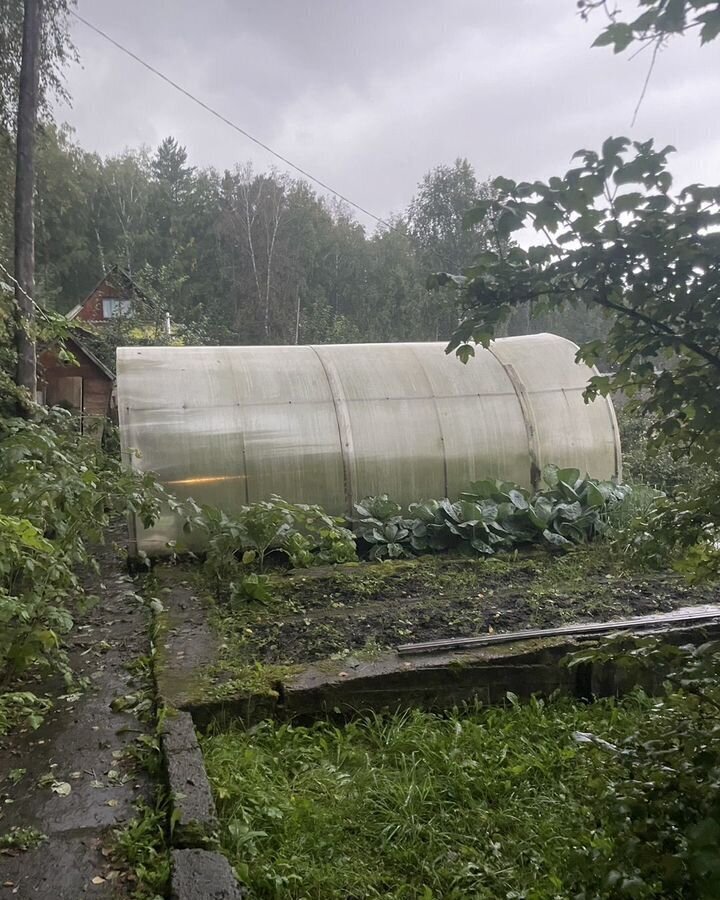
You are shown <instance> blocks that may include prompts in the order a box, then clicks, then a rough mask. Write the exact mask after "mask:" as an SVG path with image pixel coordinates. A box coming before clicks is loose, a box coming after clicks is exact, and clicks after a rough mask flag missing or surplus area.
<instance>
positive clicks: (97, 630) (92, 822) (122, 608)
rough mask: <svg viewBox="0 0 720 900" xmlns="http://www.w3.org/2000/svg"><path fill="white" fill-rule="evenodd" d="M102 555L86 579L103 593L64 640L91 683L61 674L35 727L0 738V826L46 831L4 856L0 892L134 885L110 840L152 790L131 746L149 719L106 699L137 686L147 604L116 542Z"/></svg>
mask: <svg viewBox="0 0 720 900" xmlns="http://www.w3.org/2000/svg"><path fill="white" fill-rule="evenodd" d="M99 561H100V565H101V576H100V578H97V577H96V576H92V577H90V578H89V581H90V583H89V584H88V588H89V590H91V591H93V592H94V593H96V594H97V595H98V596H99V598H100V601H99V603H98V604H97V605H96V606H95V607H94V608H93V609H92V610H91V611H90V612H88V613H87V614H85V615H84V616H83V617H81V618H80V619H79V621H78V623H77V626H76V628H75V630H74V631H73V633H72V634H71V636H70V641H69V651H70V658H71V664H72V666H73V670H74V671H75V673H76V675H77V676H78V677H84V678H86V679H87V680H88V687H87V688H86V689H85V690H84V691H83V692H82V693H80V694H79V695H78V693H71V694H68V693H67V691H68V689H67V688H66V687H65V685H64V684H63V683H62V682H60V683H59V684H58V685H57V687H56V690H55V706H54V709H53V710H52V712H51V713H50V714H49V715H48V717H47V718H46V720H45V722H44V723H43V724H42V725H41V726H40V728H39V729H38V730H37V731H34V732H22V733H18V734H15V735H11V736H9V737H7V738H3V739H0V801H1V802H0V834H4V833H6V832H7V831H8V830H9V829H10V828H11V827H13V826H19V827H23V828H27V827H32V828H35V829H37V830H38V831H39V832H42V833H43V834H44V835H46V840H44V841H43V842H42V844H40V846H38V847H37V848H35V849H31V850H28V851H26V852H20V853H17V854H16V855H8V854H7V853H5V854H2V855H0V900H2V898H4V897H8V898H11V897H18V898H23V900H24V898H43V900H81V898H83V897H85V896H89V897H103V898H108V897H127V896H129V893H130V888H129V883H128V881H127V878H126V873H124V872H122V871H119V870H118V867H117V866H116V865H113V863H112V862H111V860H110V857H109V851H108V845H109V843H110V837H111V831H112V829H113V828H116V827H118V826H121V825H122V824H123V823H125V822H127V821H128V820H130V819H131V818H133V816H134V815H135V813H136V810H135V802H136V800H137V799H138V798H140V797H145V798H148V797H150V796H151V794H152V788H153V785H152V783H151V781H150V779H149V776H148V775H147V774H146V773H145V772H144V771H142V769H140V768H139V767H138V766H137V765H136V764H135V762H134V761H133V759H132V758H131V757H130V756H129V755H128V752H127V751H128V750H129V749H130V748H131V746H132V745H133V744H134V743H135V742H136V740H137V738H138V737H139V736H140V735H141V734H143V733H146V732H148V731H150V730H151V726H150V725H147V724H143V723H142V722H141V721H139V720H138V719H137V718H136V717H135V716H134V715H133V714H132V713H131V712H127V711H126V712H114V711H113V710H111V708H110V704H111V703H112V701H113V700H115V698H117V697H122V696H125V695H127V694H128V693H129V692H132V691H136V690H137V689H138V679H137V678H134V677H133V675H131V673H130V672H129V671H128V668H127V666H128V663H130V662H131V661H132V660H134V659H137V658H138V657H141V656H143V655H144V654H147V653H148V651H149V636H148V629H147V612H146V610H145V609H144V608H142V607H141V606H140V604H139V603H138V601H137V600H134V599H132V598H131V597H129V596H128V595H129V594H130V593H131V592H132V591H133V590H134V585H133V581H132V579H131V578H130V577H129V576H128V575H127V574H125V573H124V571H123V569H122V566H121V564H120V563H119V562H118V561H117V559H116V558H115V557H114V556H113V553H112V550H111V549H109V548H108V549H103V551H102V552H101V554H100V560H99ZM140 687H141V688H142V687H143V685H142V684H141V685H140ZM22 770H24V772H23V771H22ZM11 773H12V774H11ZM14 782H16V783H14ZM68 787H69V793H67V790H68Z"/></svg>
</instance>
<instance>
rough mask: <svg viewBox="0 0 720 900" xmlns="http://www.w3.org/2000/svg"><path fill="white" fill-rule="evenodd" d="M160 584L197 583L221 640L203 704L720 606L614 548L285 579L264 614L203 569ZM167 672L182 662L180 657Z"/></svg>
mask: <svg viewBox="0 0 720 900" xmlns="http://www.w3.org/2000/svg"><path fill="white" fill-rule="evenodd" d="M156 577H157V578H158V581H159V584H164V585H165V586H166V587H169V586H171V585H173V584H175V583H177V581H179V580H183V579H189V582H188V583H189V585H190V586H192V588H193V589H194V591H195V592H196V593H199V594H201V595H202V596H203V597H204V603H205V605H206V610H205V612H203V616H204V617H205V618H206V619H207V620H209V622H210V625H211V630H212V631H213V632H214V635H215V639H214V643H215V647H216V649H215V650H214V651H213V653H212V658H211V659H209V660H207V659H206V660H205V661H204V662H203V663H202V665H200V666H199V667H198V668H197V669H196V670H195V671H194V672H193V673H192V676H191V678H192V684H191V685H189V686H188V685H186V686H185V687H186V688H187V690H186V694H187V696H188V697H189V698H190V701H191V704H192V705H202V704H203V703H206V702H212V701H219V700H222V699H232V698H233V697H236V696H244V695H248V694H256V695H259V696H261V695H264V694H272V693H273V692H274V690H275V685H276V684H277V682H278V681H279V680H280V679H282V678H284V677H287V676H291V675H293V674H297V673H299V672H301V671H302V669H303V668H304V667H307V666H308V665H313V666H314V667H316V668H317V667H318V666H319V667H321V668H323V667H324V668H325V669H326V670H327V671H328V672H329V673H330V672H333V671H335V672H336V671H339V670H341V669H343V668H344V667H347V666H349V665H358V664H359V663H364V662H367V661H369V660H373V659H374V658H376V657H378V656H380V655H381V654H382V653H383V652H384V651H385V650H387V649H389V648H393V647H395V646H396V645H398V644H402V643H408V642H414V641H424V640H433V639H438V638H448V637H467V636H471V635H476V634H488V633H501V632H507V631H515V630H519V629H523V628H528V627H540V628H543V627H549V626H552V625H556V624H565V623H569V622H587V621H602V620H608V619H613V618H622V617H627V616H640V615H644V614H647V613H657V612H667V611H670V610H673V609H677V608H680V607H683V606H692V605H697V604H712V603H716V602H718V601H719V600H720V591H718V590H717V589H716V588H715V587H712V586H704V587H696V586H689V585H688V584H687V583H686V582H684V581H683V580H682V579H681V578H679V577H677V576H675V575H672V574H669V573H652V574H649V573H643V574H641V575H639V574H638V573H632V572H629V571H624V570H623V569H622V568H621V567H619V566H618V564H617V562H616V563H615V564H614V566H613V565H612V563H611V562H610V560H609V559H608V555H607V553H606V551H605V550H604V549H603V548H602V547H597V548H594V549H585V550H576V551H574V552H573V553H570V554H567V555H563V556H555V555H552V554H548V553H538V554H535V555H533V556H530V557H526V558H515V557H513V556H508V557H507V558H500V557H494V558H492V559H479V560H478V559H457V558H451V557H445V556H436V557H421V558H417V559H413V560H400V561H386V562H382V563H359V564H355V565H347V566H337V567H327V568H321V569H311V570H301V571H297V572H291V573H289V574H274V575H272V576H271V578H270V582H269V588H270V594H271V599H270V600H268V601H267V602H264V603H261V602H257V601H254V602H253V601H247V600H242V601H239V602H235V603H232V604H231V603H227V602H223V601H218V600H215V599H214V598H213V597H212V596H211V595H210V593H209V592H208V590H207V588H206V587H205V584H204V581H203V580H202V579H201V578H200V576H199V573H198V572H197V570H196V569H193V568H192V567H191V566H185V565H182V566H177V567H158V568H157V569H156ZM181 615H182V613H181ZM202 627H203V628H207V623H206V622H203V626H202ZM188 641H189V643H190V644H192V634H191V635H190V636H189V638H188ZM170 655H172V654H170ZM164 664H166V665H169V666H172V665H174V664H177V663H176V661H174V660H173V659H170V658H168V659H167V660H166V661H165V663H164ZM182 677H183V679H185V680H187V679H188V677H189V676H188V675H187V673H183V676H182Z"/></svg>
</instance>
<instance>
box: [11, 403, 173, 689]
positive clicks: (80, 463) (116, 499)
mask: <svg viewBox="0 0 720 900" xmlns="http://www.w3.org/2000/svg"><path fill="white" fill-rule="evenodd" d="M161 501H165V502H168V501H169V498H168V497H167V495H166V494H165V492H164V491H163V490H162V489H161V488H160V487H159V486H158V485H157V483H156V482H155V480H154V478H153V477H152V476H151V475H139V474H137V473H134V472H131V471H128V470H127V469H126V468H125V467H124V466H122V465H121V464H120V462H119V460H116V459H113V458H111V457H109V456H106V455H105V454H104V453H103V451H102V449H101V448H100V447H99V446H98V445H97V443H96V442H95V441H93V440H92V439H88V438H84V437H82V436H81V435H79V434H78V432H77V427H76V420H74V419H73V418H72V416H71V415H70V414H69V413H67V412H65V411H63V410H59V409H56V410H51V411H47V410H37V411H36V414H35V418H34V419H33V420H27V419H14V418H13V419H3V420H0V681H3V682H5V681H7V680H8V679H10V678H12V677H13V676H14V675H16V674H18V673H20V672H23V671H25V670H26V669H28V668H29V667H30V666H32V665H39V666H40V667H41V668H45V669H47V668H48V667H50V666H53V665H59V666H60V667H61V668H63V667H64V655H63V652H62V647H61V635H62V634H64V633H66V632H67V631H68V630H69V629H70V628H71V627H72V622H73V619H72V614H73V610H74V609H75V608H76V606H77V604H78V602H79V601H80V600H81V598H82V595H83V589H82V585H81V582H80V580H79V579H78V576H77V567H78V566H81V565H92V564H93V558H92V553H91V549H90V545H91V543H92V542H100V541H102V539H103V531H104V529H105V527H106V526H107V525H108V524H109V522H110V520H111V518H112V517H113V516H114V515H116V514H118V513H121V512H124V511H126V510H127V508H128V507H129V508H130V509H132V510H134V511H135V512H137V514H138V515H139V516H140V518H141V519H142V520H143V521H144V522H145V523H146V524H147V525H150V524H151V523H152V521H153V519H154V518H155V516H156V515H157V514H158V512H159V510H160V504H161Z"/></svg>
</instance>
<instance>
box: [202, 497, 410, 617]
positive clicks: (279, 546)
mask: <svg viewBox="0 0 720 900" xmlns="http://www.w3.org/2000/svg"><path fill="white" fill-rule="evenodd" d="M398 509H399V507H398ZM366 512H368V511H367V510H366ZM190 524H191V526H192V527H193V528H199V529H202V530H203V531H205V532H206V533H207V535H208V538H207V554H206V558H205V563H204V568H205V571H206V573H208V574H209V575H210V577H211V578H212V580H213V581H214V583H215V584H216V586H217V589H218V591H219V592H220V593H221V594H222V595H227V594H231V595H233V596H235V597H236V598H242V599H245V600H260V601H262V602H267V601H268V600H269V599H270V594H269V590H268V583H267V579H265V578H264V576H262V575H260V576H258V574H257V573H254V572H253V571H252V570H253V569H254V568H255V567H257V569H258V570H259V572H260V573H262V572H263V569H264V567H265V564H266V560H267V559H268V557H269V556H272V555H274V556H276V557H278V556H279V557H282V558H284V559H285V560H287V561H288V562H289V563H290V565H292V566H294V567H297V568H305V567H307V566H312V565H322V564H324V563H344V562H354V561H355V560H356V559H357V554H356V552H355V538H354V536H353V534H352V532H351V531H349V530H348V529H347V528H345V527H343V525H342V520H340V519H337V518H335V517H333V516H329V515H328V514H327V513H326V512H325V511H324V510H323V509H321V508H320V507H319V506H311V505H308V504H304V503H289V502H288V501H287V500H283V499H282V497H277V496H273V497H272V498H271V499H270V500H267V501H262V502H259V503H253V504H251V505H250V506H246V507H243V508H242V509H241V510H240V511H239V513H238V514H237V515H235V516H232V517H231V516H228V515H227V514H226V513H224V512H223V511H222V510H219V509H217V508H214V507H203V509H202V510H201V511H199V513H198V514H197V515H196V516H194V517H193V519H192V521H191V523H190Z"/></svg>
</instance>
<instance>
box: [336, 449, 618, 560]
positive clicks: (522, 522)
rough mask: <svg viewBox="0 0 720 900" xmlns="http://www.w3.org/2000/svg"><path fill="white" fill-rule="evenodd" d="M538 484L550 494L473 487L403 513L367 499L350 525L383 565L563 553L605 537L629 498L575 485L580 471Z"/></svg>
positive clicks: (613, 490) (555, 473) (551, 472)
mask: <svg viewBox="0 0 720 900" xmlns="http://www.w3.org/2000/svg"><path fill="white" fill-rule="evenodd" d="M543 476H544V479H545V482H546V484H547V485H548V489H547V490H544V491H539V492H537V493H536V494H534V495H532V496H531V495H530V494H529V493H528V492H527V491H526V490H524V489H523V488H520V487H519V486H518V485H515V484H512V483H510V482H502V481H490V480H484V481H476V482H473V483H472V484H471V485H470V490H468V491H464V492H463V493H461V494H460V498H459V499H458V500H456V501H455V502H451V501H450V500H448V499H443V500H424V501H421V502H420V503H413V504H411V505H410V507H409V508H408V510H407V513H405V512H404V511H403V510H402V509H401V507H400V506H399V505H398V504H396V503H393V502H392V501H391V500H390V499H389V498H388V497H387V495H385V494H383V495H382V496H380V497H370V498H366V499H365V500H363V501H362V502H361V503H359V504H358V505H357V506H356V507H355V510H356V517H355V518H354V519H353V523H354V525H355V529H356V533H357V535H358V539H359V541H360V546H361V550H362V549H363V547H366V548H367V551H366V552H367V553H368V555H369V556H370V558H371V559H384V558H397V557H400V556H409V555H411V554H413V553H431V552H439V551H446V550H452V551H454V552H459V553H464V554H469V555H476V554H481V555H492V554H493V553H496V552H497V551H498V550H512V549H514V548H515V547H518V546H522V545H523V544H532V543H543V542H544V543H546V544H548V545H549V546H551V547H553V548H556V549H566V548H568V547H570V546H571V545H572V544H574V543H575V544H577V543H584V542H586V541H589V540H592V539H593V538H594V537H596V536H598V535H600V534H603V533H604V531H605V527H606V521H607V513H608V511H609V509H610V508H612V507H613V506H616V505H617V504H619V503H621V502H622V501H623V500H624V499H625V497H626V496H627V495H628V494H629V492H630V489H629V488H628V487H625V486H622V485H618V484H615V483H613V482H600V481H594V480H593V479H590V478H587V477H585V478H581V477H580V472H579V470H578V469H560V468H558V467H557V466H547V467H546V468H545V470H544V473H543ZM371 511H372V512H374V513H375V515H371ZM383 514H384V515H383Z"/></svg>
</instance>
